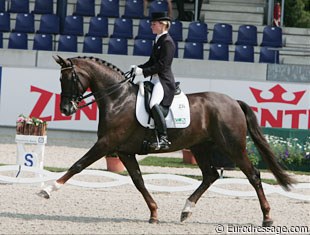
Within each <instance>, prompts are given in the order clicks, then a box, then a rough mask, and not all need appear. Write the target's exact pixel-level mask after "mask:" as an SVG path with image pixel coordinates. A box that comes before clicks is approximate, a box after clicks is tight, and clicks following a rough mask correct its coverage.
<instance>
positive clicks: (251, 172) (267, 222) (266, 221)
mask: <svg viewBox="0 0 310 235" xmlns="http://www.w3.org/2000/svg"><path fill="white" fill-rule="evenodd" d="M239 156H243V157H242V159H240V158H237V159H235V160H236V164H237V166H239V168H240V169H241V170H242V172H243V173H244V174H245V175H246V176H247V178H248V180H249V181H250V183H251V185H252V186H253V187H254V189H255V191H256V194H257V196H258V199H259V203H260V206H261V210H262V212H263V226H271V225H272V223H273V220H272V219H271V217H270V206H269V203H268V201H267V199H266V196H265V193H264V190H263V186H262V182H261V178H260V172H259V170H258V169H256V168H255V167H254V166H253V164H252V163H251V161H250V160H249V158H248V156H247V153H246V152H243V154H241V155H239Z"/></svg>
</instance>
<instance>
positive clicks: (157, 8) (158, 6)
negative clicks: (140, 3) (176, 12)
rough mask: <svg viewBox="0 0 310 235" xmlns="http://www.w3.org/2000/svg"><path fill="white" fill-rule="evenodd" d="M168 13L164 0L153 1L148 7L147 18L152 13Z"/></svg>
mask: <svg viewBox="0 0 310 235" xmlns="http://www.w3.org/2000/svg"><path fill="white" fill-rule="evenodd" d="M163 11H165V12H168V2H167V1H166V0H154V1H152V2H151V3H150V5H149V17H151V15H152V13H153V12H163Z"/></svg>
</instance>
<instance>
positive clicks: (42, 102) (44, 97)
mask: <svg viewBox="0 0 310 235" xmlns="http://www.w3.org/2000/svg"><path fill="white" fill-rule="evenodd" d="M30 91H31V92H38V93H40V94H41V95H40V97H39V99H38V101H37V103H36V104H35V106H34V107H33V109H32V111H31V113H30V117H38V118H40V119H42V120H44V121H65V120H72V119H74V120H81V112H83V113H84V114H85V115H86V117H87V118H88V119H89V120H94V121H95V120H96V119H97V104H96V103H93V104H92V105H90V106H87V107H85V108H83V109H79V110H77V111H76V113H75V114H74V116H64V115H63V114H62V113H61V112H60V108H59V106H60V95H59V94H54V93H52V92H50V91H47V90H43V89H41V88H38V87H35V86H31V88H30ZM53 96H54V97H55V98H54V99H55V106H54V114H50V115H49V116H45V117H43V116H42V113H43V112H44V110H45V108H46V106H47V104H48V103H49V102H50V101H51V100H52V97H53ZM80 104H81V105H83V104H85V101H82V102H81V103H80Z"/></svg>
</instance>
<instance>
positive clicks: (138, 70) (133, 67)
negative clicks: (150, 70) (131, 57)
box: [130, 65, 143, 76]
mask: <svg viewBox="0 0 310 235" xmlns="http://www.w3.org/2000/svg"><path fill="white" fill-rule="evenodd" d="M130 71H132V74H133V75H135V76H140V75H142V74H143V70H142V69H141V68H140V67H138V66H137V65H131V66H130Z"/></svg>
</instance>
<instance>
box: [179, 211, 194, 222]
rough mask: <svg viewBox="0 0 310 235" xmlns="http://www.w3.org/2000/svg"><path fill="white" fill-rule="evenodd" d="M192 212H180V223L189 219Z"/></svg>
mask: <svg viewBox="0 0 310 235" xmlns="http://www.w3.org/2000/svg"><path fill="white" fill-rule="evenodd" d="M191 215H192V212H182V213H181V222H183V221H185V220H186V219H188V218H189V217H191Z"/></svg>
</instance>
